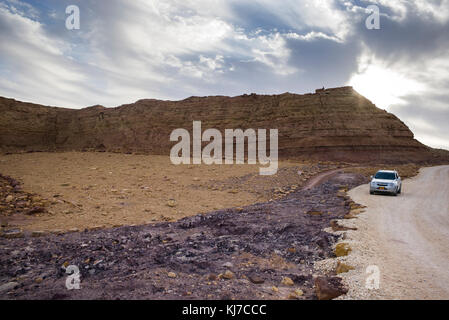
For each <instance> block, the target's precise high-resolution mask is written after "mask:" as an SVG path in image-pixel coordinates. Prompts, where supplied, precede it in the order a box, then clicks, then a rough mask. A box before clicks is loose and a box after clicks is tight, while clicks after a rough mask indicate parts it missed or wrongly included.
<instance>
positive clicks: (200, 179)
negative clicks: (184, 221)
mask: <svg viewBox="0 0 449 320" xmlns="http://www.w3.org/2000/svg"><path fill="white" fill-rule="evenodd" d="M335 167H336V165H335V164H332V163H321V164H319V163H316V162H315V163H305V162H302V163H297V162H296V163H295V162H281V163H280V165H279V170H278V173H277V174H276V175H274V176H260V175H259V174H258V170H259V165H246V164H245V165H212V166H208V165H179V166H175V165H173V164H171V162H170V159H169V157H166V156H154V155H151V156H149V155H133V154H129V155H128V154H115V153H106V152H105V153H102V152H84V153H83V152H64V153H25V154H11V155H1V156H0V173H1V174H4V175H8V176H11V177H13V178H14V179H17V180H18V181H20V182H21V183H22V186H23V190H24V191H26V192H29V193H33V194H36V195H37V196H38V199H37V200H36V202H37V203H38V204H39V205H42V204H44V205H45V208H46V210H47V212H46V213H38V214H34V215H24V214H16V213H14V214H11V215H9V216H8V217H6V218H7V219H8V220H9V221H8V223H9V226H11V227H14V226H17V227H20V228H22V229H23V230H30V231H55V230H70V229H73V228H77V229H79V230H83V229H84V228H95V227H98V226H104V227H112V226H119V225H132V224H144V223H150V222H155V221H174V220H177V219H180V218H182V217H186V216H192V215H195V214H198V213H205V212H210V211H213V210H219V209H223V208H231V207H239V206H245V205H249V204H253V203H257V202H263V201H268V200H270V199H274V200H275V199H279V198H282V197H283V196H285V195H286V194H288V193H289V192H290V191H291V190H294V189H296V188H299V187H300V186H301V185H302V184H304V183H305V181H306V180H307V178H309V177H311V176H313V175H315V174H316V173H318V172H321V171H324V170H330V169H334V168H335ZM298 171H299V173H300V174H298ZM7 195H9V194H8V192H6V193H5V194H4V195H1V197H5V198H6V197H7ZM11 195H12V196H13V197H16V195H15V194H14V193H11ZM39 197H40V198H41V201H40V199H39ZM0 200H4V199H0ZM24 205H27V204H24ZM10 206H12V205H10ZM28 206H33V204H31V205H28ZM0 209H1V207H0ZM6 209H7V208H5V207H4V209H3V210H0V212H1V211H5V210H6ZM0 216H1V215H0ZM3 219H5V217H4V218H3Z"/></svg>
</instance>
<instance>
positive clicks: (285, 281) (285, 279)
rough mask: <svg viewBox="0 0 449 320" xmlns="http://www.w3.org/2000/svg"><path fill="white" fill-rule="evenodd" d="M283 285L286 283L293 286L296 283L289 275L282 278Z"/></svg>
mask: <svg viewBox="0 0 449 320" xmlns="http://www.w3.org/2000/svg"><path fill="white" fill-rule="evenodd" d="M281 283H282V284H283V285H286V286H292V285H294V284H295V283H294V282H293V280H292V279H291V278H289V277H284V278H282V282H281Z"/></svg>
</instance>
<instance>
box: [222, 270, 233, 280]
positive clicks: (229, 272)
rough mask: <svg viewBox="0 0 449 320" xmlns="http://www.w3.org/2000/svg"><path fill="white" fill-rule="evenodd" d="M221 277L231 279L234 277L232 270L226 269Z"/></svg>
mask: <svg viewBox="0 0 449 320" xmlns="http://www.w3.org/2000/svg"><path fill="white" fill-rule="evenodd" d="M221 278H223V279H226V280H231V279H233V278H234V272H232V271H230V270H226V271H225V273H223V274H222V275H221Z"/></svg>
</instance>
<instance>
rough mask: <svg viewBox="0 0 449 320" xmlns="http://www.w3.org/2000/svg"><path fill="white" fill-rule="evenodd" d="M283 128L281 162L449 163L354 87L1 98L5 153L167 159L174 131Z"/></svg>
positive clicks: (448, 155) (0, 135)
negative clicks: (95, 100)
mask: <svg viewBox="0 0 449 320" xmlns="http://www.w3.org/2000/svg"><path fill="white" fill-rule="evenodd" d="M193 120H201V121H202V130H203V131H204V130H205V129H207V128H217V129H219V130H221V131H223V130H224V129H225V128H226V129H228V128H229V129H237V128H241V129H248V128H253V129H258V128H265V129H270V128H272V129H276V128H277V129H278V130H279V155H280V156H281V157H283V158H313V159H321V160H339V161H349V162H382V163H405V162H416V163H426V162H427V163H439V162H441V163H448V162H449V152H448V151H445V150H435V149H432V148H430V147H427V146H425V145H423V144H421V143H420V142H418V141H417V140H415V139H414V137H413V133H412V132H411V131H410V130H409V128H408V127H407V126H406V125H405V124H404V123H403V122H402V121H401V120H399V119H398V118H397V117H396V116H395V115H393V114H390V113H388V112H386V111H384V110H381V109H379V108H377V107H376V106H375V105H374V104H372V103H371V102H370V101H369V100H368V99H366V98H365V97H363V96H362V95H360V94H358V93H357V92H356V91H355V90H353V89H352V87H341V88H333V89H325V90H321V89H320V90H316V93H314V94H311V93H310V94H302V95H299V94H291V93H284V94H280V95H256V94H251V95H242V96H237V97H225V96H212V97H190V98H187V99H185V100H181V101H161V100H153V99H145V100H139V101H137V102H135V103H132V104H126V105H122V106H119V107H115V108H104V107H102V106H93V107H88V108H84V109H80V110H75V109H65V108H57V107H47V106H42V105H37V104H32V103H25V102H20V101H16V100H14V99H8V98H0V151H1V152H29V151H63V150H85V151H112V152H138V153H149V154H166V155H168V154H169V152H170V148H171V146H173V144H174V142H170V140H169V136H170V133H171V131H172V130H173V129H176V128H185V129H187V130H189V131H191V130H192V121H193Z"/></svg>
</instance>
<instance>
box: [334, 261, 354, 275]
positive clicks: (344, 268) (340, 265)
mask: <svg viewBox="0 0 449 320" xmlns="http://www.w3.org/2000/svg"><path fill="white" fill-rule="evenodd" d="M349 270H354V267H352V266H350V265H347V264H345V263H343V262H340V261H338V263H337V268H336V269H335V272H336V273H337V274H340V273H345V272H348V271H349Z"/></svg>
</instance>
